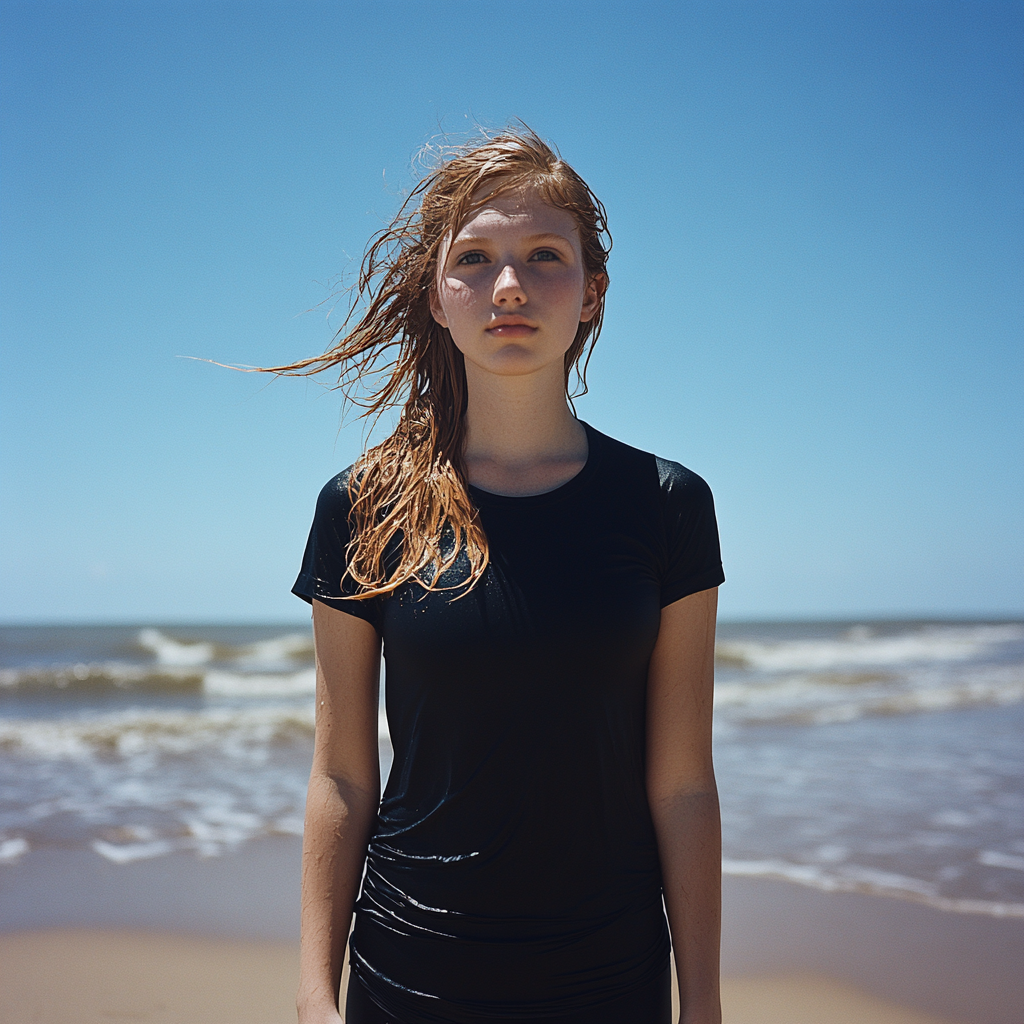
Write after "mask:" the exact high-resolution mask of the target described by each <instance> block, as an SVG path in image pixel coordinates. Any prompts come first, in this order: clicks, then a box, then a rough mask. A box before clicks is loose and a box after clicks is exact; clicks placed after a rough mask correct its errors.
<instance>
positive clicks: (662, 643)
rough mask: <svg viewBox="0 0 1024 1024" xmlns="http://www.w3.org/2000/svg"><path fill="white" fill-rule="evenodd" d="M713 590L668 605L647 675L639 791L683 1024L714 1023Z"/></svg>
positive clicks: (717, 926)
mask: <svg viewBox="0 0 1024 1024" xmlns="http://www.w3.org/2000/svg"><path fill="white" fill-rule="evenodd" d="M717 609H718V591H717V589H715V590H705V591H702V592H701V593H699V594H691V595H690V596H689V597H684V598H683V599H682V600H681V601H676V602H675V603H674V604H670V605H668V606H667V607H666V608H663V609H662V612H661V630H660V632H659V633H658V642H657V644H656V645H655V648H654V654H653V655H652V656H651V666H650V671H649V674H648V681H647V799H648V801H649V802H650V806H651V816H652V818H653V819H654V829H655V832H656V834H657V837H658V852H659V855H660V857H661V873H662V878H663V882H664V887H665V907H666V909H667V911H668V920H669V926H670V928H671V931H672V945H673V948H674V951H675V959H676V973H677V974H678V977H679V1001H680V1016H679V1019H680V1021H681V1022H682V1024H721V1020H722V1009H721V1003H720V1001H719V994H718V956H719V937H720V932H721V899H722V897H721V892H722V824H721V818H720V815H719V811H718V790H717V789H716V787H715V773H714V769H713V767H712V765H711V709H712V702H713V688H714V668H715V614H716V612H717Z"/></svg>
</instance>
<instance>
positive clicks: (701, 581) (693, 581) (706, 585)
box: [661, 565, 725, 608]
mask: <svg viewBox="0 0 1024 1024" xmlns="http://www.w3.org/2000/svg"><path fill="white" fill-rule="evenodd" d="M724 582H725V573H724V572H723V571H722V567H721V565H717V566H715V567H714V568H713V569H707V570H705V571H704V572H702V573H698V574H697V575H696V576H689V577H687V578H686V579H685V580H680V581H679V582H678V583H675V584H673V585H672V586H670V587H664V588H663V589H662V591H661V607H662V608H665V607H667V606H668V605H670V604H674V603H675V602H676V601H681V600H682V599H683V598H684V597H689V596H690V595H691V594H699V593H700V592H701V591H702V590H710V589H711V588H712V587H718V586H721V585H722V584H723V583H724Z"/></svg>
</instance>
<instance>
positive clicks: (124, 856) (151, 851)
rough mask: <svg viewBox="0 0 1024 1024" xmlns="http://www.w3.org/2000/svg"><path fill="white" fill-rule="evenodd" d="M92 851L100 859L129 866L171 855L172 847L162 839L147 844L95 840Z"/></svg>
mask: <svg viewBox="0 0 1024 1024" xmlns="http://www.w3.org/2000/svg"><path fill="white" fill-rule="evenodd" d="M92 848H93V850H95V851H96V853H98V854H99V855H100V856H101V857H106V858H107V860H112V861H113V862H114V863H115V864H131V863H132V861H136V860H151V859H152V858H153V857H164V856H166V855H167V854H168V853H172V852H173V850H174V845H173V844H172V843H169V842H167V841H166V840H164V839H156V840H153V841H152V842H148V843H107V842H104V841H103V840H102V839H97V840H96V841H95V842H93V843H92Z"/></svg>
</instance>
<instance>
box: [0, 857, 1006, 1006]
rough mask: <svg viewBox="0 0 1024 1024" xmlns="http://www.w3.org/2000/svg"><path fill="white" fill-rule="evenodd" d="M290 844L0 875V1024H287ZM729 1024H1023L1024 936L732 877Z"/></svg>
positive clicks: (52, 861)
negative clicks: (223, 853) (93, 1023)
mask: <svg viewBox="0 0 1024 1024" xmlns="http://www.w3.org/2000/svg"><path fill="white" fill-rule="evenodd" d="M298 870H299V844H298V841H297V840H294V839H288V838H281V839H280V840H272V841H267V842H265V843H260V844H249V845H248V846H247V847H243V849H242V850H241V851H240V852H239V853H237V854H235V855H232V856H225V857H218V858H211V859H208V860H200V859H197V858H195V857H194V856H192V855H183V856H180V857H164V858H159V859H155V860H150V861H139V862H137V863H134V864H125V865H115V864H111V863H109V862H106V861H103V860H102V859H101V858H100V857H98V856H97V855H95V854H92V853H90V852H83V853H74V854H72V853H67V852H61V851H53V852H50V851H33V852H32V853H31V854H30V855H29V856H27V857H25V858H24V859H23V860H21V861H20V862H18V863H16V864H8V865H3V866H2V867H0V1022H2V1024H8V1022H10V1024H21V1022H22V1021H24V1022H29V1021H39V1022H47V1021H58V1020H59V1021H61V1022H62V1024H63V1022H64V1021H67V1020H74V1021H76V1022H82V1024H88V1022H91V1021H96V1022H99V1021H103V1022H105V1024H109V1022H111V1021H118V1020H120V1021H154V1022H163V1021H167V1022H177V1021H181V1022H186V1021H188V1022H195V1024H204V1022H207V1021H209V1022H219V1024H233V1022H234V1021H236V1020H237V1021H239V1022H242V1021H245V1022H247V1024H258V1022H263V1021H267V1022H270V1021H282V1022H284V1021H294V1020H295V1010H294V991H295V983H296V972H297V962H298V961H297V948H296V944H297V938H298ZM722 952H723V974H724V975H725V985H724V997H723V998H724V1006H725V1011H726V1018H725V1019H726V1024H776V1022H778V1024H782V1022H787V1024H847V1022H849V1024H854V1022H857V1024H928V1022H933V1024H935V1022H950V1024H1020V1022H1021V1020H1022V1019H1024V1016H1022V1013H1021V1007H1022V1006H1024V972H1022V971H1021V970H1020V964H1021V963H1024V920H1020V919H1010V920H1007V919H1003V920H1000V919H995V918H990V917H982V916H970V915H962V914H951V913H949V912H945V911H938V910H934V909H932V908H930V907H927V906H920V905H916V904H913V903H908V902H905V901H902V900H896V899H888V898H883V897H878V896H868V895H861V894H835V893H823V892H819V891H816V890H813V889H807V888H804V887H801V886H797V885H793V884H790V883H786V882H773V881H764V880H758V879H737V878H726V880H725V890H724V928H723V950H722Z"/></svg>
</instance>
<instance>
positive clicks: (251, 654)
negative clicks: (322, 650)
mask: <svg viewBox="0 0 1024 1024" xmlns="http://www.w3.org/2000/svg"><path fill="white" fill-rule="evenodd" d="M312 657H313V637H312V636H311V635H310V634H309V633H288V634H286V635H284V636H278V637H273V638H272V639H270V640H259V641H257V642H256V643H253V644H247V645H246V646H244V647H243V648H241V650H240V651H239V652H238V654H237V655H236V656H235V657H234V659H233V660H234V662H235V664H236V665H238V667H239V668H245V669H253V670H260V671H264V672H273V671H275V670H276V671H282V670H285V669H287V668H289V667H291V666H294V664H295V662H297V661H299V662H307V661H309V660H311V659H312Z"/></svg>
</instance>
